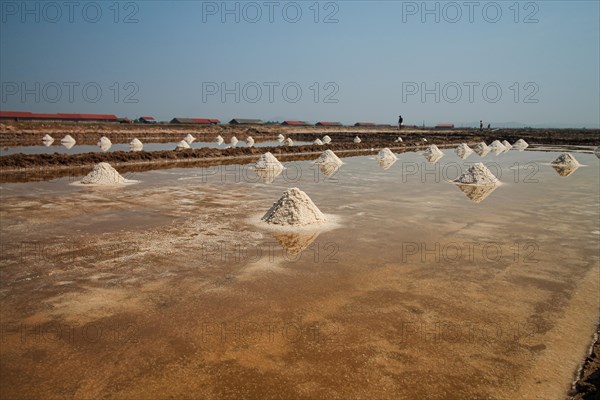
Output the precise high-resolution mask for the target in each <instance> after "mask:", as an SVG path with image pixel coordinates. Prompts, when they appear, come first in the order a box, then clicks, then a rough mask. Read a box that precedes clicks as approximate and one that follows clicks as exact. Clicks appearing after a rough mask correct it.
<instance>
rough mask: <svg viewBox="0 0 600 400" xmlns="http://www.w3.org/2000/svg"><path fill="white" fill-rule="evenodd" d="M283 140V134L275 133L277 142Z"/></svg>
mask: <svg viewBox="0 0 600 400" xmlns="http://www.w3.org/2000/svg"><path fill="white" fill-rule="evenodd" d="M284 140H285V136H283V135H282V134H281V133H280V134H279V135H277V141H278V142H283V141H284Z"/></svg>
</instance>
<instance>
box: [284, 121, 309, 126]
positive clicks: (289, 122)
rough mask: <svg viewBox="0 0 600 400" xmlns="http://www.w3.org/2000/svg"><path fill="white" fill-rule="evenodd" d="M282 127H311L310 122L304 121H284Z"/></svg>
mask: <svg viewBox="0 0 600 400" xmlns="http://www.w3.org/2000/svg"><path fill="white" fill-rule="evenodd" d="M281 125H290V126H309V125H310V124H309V123H308V122H304V121H283V122H282V123H281Z"/></svg>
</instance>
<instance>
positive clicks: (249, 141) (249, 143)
mask: <svg viewBox="0 0 600 400" xmlns="http://www.w3.org/2000/svg"><path fill="white" fill-rule="evenodd" d="M246 144H247V145H248V147H252V146H254V139H253V138H252V136H248V137H247V138H246Z"/></svg>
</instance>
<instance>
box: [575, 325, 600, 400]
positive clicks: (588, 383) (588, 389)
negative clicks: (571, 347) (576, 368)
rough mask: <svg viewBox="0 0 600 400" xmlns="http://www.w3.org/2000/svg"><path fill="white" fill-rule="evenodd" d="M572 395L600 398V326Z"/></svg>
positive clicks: (585, 399) (588, 399) (589, 399)
mask: <svg viewBox="0 0 600 400" xmlns="http://www.w3.org/2000/svg"><path fill="white" fill-rule="evenodd" d="M570 395H571V399H572V400H597V399H600V327H599V328H598V331H597V332H596V341H595V342H594V344H593V345H592V348H591V350H590V354H589V355H588V357H587V358H586V359H585V361H584V362H583V365H582V368H581V371H580V372H579V376H578V377H577V380H576V381H575V383H574V384H573V390H572V391H571V393H570Z"/></svg>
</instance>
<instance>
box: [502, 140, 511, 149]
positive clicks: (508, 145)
mask: <svg viewBox="0 0 600 400" xmlns="http://www.w3.org/2000/svg"><path fill="white" fill-rule="evenodd" d="M502 144H503V145H504V147H506V150H510V149H512V144H510V143H508V140H506V139H505V140H503V141H502Z"/></svg>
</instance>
